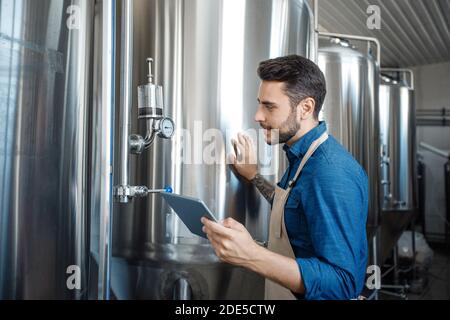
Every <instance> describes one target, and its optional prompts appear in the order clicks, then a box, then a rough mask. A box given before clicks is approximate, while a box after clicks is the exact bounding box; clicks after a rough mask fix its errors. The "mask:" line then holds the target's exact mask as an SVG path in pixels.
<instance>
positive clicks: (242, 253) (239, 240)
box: [202, 218, 261, 267]
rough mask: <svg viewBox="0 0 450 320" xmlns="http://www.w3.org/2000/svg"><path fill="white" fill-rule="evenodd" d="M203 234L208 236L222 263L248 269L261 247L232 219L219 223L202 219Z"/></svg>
mask: <svg viewBox="0 0 450 320" xmlns="http://www.w3.org/2000/svg"><path fill="white" fill-rule="evenodd" d="M202 223H203V225H204V227H203V232H205V233H206V235H207V236H208V239H209V241H210V242H211V245H212V246H213V248H214V251H215V252H216V255H217V256H218V257H219V259H220V260H221V261H223V262H227V263H231V264H234V265H237V266H242V267H246V266H247V267H249V266H250V265H251V263H252V262H253V261H255V260H256V259H257V257H258V253H259V251H260V249H261V247H260V246H259V245H258V244H257V243H256V242H255V241H254V240H253V238H252V236H251V235H250V233H249V232H248V231H247V229H246V228H245V227H244V226H243V225H242V224H240V223H239V222H237V221H236V220H234V219H232V218H227V219H225V220H223V221H222V222H221V223H217V222H214V221H211V220H209V219H206V218H202Z"/></svg>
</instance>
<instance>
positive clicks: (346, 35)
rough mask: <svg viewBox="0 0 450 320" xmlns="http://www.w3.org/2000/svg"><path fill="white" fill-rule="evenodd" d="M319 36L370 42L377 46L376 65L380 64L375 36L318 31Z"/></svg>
mask: <svg viewBox="0 0 450 320" xmlns="http://www.w3.org/2000/svg"><path fill="white" fill-rule="evenodd" d="M316 1H317V0H316ZM319 36H324V37H330V38H344V39H352V40H358V41H367V42H372V43H374V44H375V45H376V47H377V55H376V58H377V62H378V65H380V64H381V46H380V41H379V40H378V39H377V38H373V37H364V36H355V35H351V34H341V33H331V32H319Z"/></svg>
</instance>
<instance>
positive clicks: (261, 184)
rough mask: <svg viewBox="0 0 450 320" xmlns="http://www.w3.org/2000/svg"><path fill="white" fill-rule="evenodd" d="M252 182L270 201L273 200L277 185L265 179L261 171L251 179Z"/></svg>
mask: <svg viewBox="0 0 450 320" xmlns="http://www.w3.org/2000/svg"><path fill="white" fill-rule="evenodd" d="M251 182H252V184H254V185H255V187H256V188H257V189H258V190H259V192H260V193H261V194H262V195H263V196H264V198H266V200H267V201H269V203H272V202H273V197H274V194H275V186H274V185H273V184H272V183H271V182H269V181H267V180H266V179H264V177H263V176H261V175H260V174H259V173H258V174H256V176H255V177H254V178H253V179H252V180H251Z"/></svg>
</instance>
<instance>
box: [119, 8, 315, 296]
mask: <svg viewBox="0 0 450 320" xmlns="http://www.w3.org/2000/svg"><path fill="white" fill-rule="evenodd" d="M133 6H134V10H133V12H134V17H133V19H134V45H133V52H134V54H133V57H134V64H133V66H134V75H133V79H134V80H133V87H134V88H137V86H138V85H140V84H143V83H146V81H147V78H146V75H147V74H146V70H147V68H146V67H145V60H146V58H147V57H152V58H153V59H154V60H155V75H156V76H155V82H156V83H157V84H159V85H162V86H163V87H164V98H165V104H166V109H165V113H166V114H167V115H168V116H170V117H172V118H173V119H174V121H175V124H176V128H177V129H176V130H177V135H176V137H175V138H174V139H173V140H172V141H162V140H158V141H156V142H155V144H154V145H153V146H152V148H151V149H150V150H149V152H147V153H146V154H145V155H144V156H141V157H136V156H133V157H132V158H130V168H131V172H132V174H131V177H130V180H131V181H130V183H131V184H133V185H146V186H148V187H149V188H161V187H163V186H166V185H171V186H172V187H173V189H174V191H175V192H176V193H180V194H184V195H189V196H194V197H197V198H200V199H202V200H203V201H205V203H206V204H207V205H208V206H209V208H210V209H211V210H212V211H213V212H214V213H215V215H216V216H217V218H219V219H223V218H225V217H233V218H235V219H236V220H238V221H240V222H242V223H243V224H245V226H246V227H247V228H248V229H249V231H250V232H251V234H252V235H253V237H254V238H256V239H257V240H261V241H265V240H267V231H268V214H269V212H270V207H269V204H268V203H267V202H266V201H265V200H264V198H263V197H262V196H260V195H259V193H258V191H257V190H256V189H255V188H254V187H252V186H250V185H249V184H247V183H245V182H243V181H240V180H238V179H237V178H236V177H235V176H234V174H233V173H232V172H231V171H230V167H229V165H227V163H226V155H227V153H229V152H231V144H230V139H231V138H232V137H233V136H234V135H235V134H236V133H237V132H240V131H242V130H245V129H258V125H257V124H256V123H255V122H254V120H253V119H254V114H255V112H256V108H257V102H256V97H257V93H258V86H259V79H258V76H257V73H256V70H257V67H258V64H259V62H260V61H263V60H265V59H268V58H273V57H277V56H283V55H287V54H300V55H303V56H307V57H314V48H313V47H314V25H313V19H312V14H311V11H310V8H309V6H308V4H307V2H306V1H303V0H239V1H229V0H226V1H223V0H190V1H181V0H170V1H167V0H164V1H163V0H150V1H149V0H135V1H133ZM133 105H134V107H135V108H134V109H133V112H132V115H131V119H133V120H132V123H131V131H132V133H133V132H139V131H141V132H140V133H141V134H142V127H140V125H139V123H138V121H137V120H136V119H137V108H136V107H137V95H135V98H134V101H133ZM208 129H209V131H207V130H208ZM255 138H257V137H255ZM117 139H118V137H117ZM259 145H260V150H259V153H260V161H261V163H263V164H265V165H266V167H265V169H264V172H265V173H266V176H267V178H268V179H270V180H271V181H273V182H276V181H278V180H279V179H280V174H281V173H282V172H283V169H284V154H282V151H281V149H280V148H271V147H268V146H265V144H264V143H263V140H261V139H260V140H259ZM208 155H209V156H211V157H208ZM118 158H119V155H116V159H118ZM270 164H271V165H270ZM113 254H114V255H115V256H118V257H124V258H126V259H129V260H128V261H129V263H130V265H134V266H138V268H139V270H140V271H139V274H140V276H141V277H142V278H141V279H142V281H140V282H139V284H138V288H137V289H136V291H137V292H138V293H137V296H135V297H138V298H142V297H144V298H159V299H171V298H174V297H178V296H180V294H179V292H178V291H177V290H178V289H177V288H180V287H184V288H186V287H187V288H189V290H187V291H188V292H190V293H189V297H191V298H194V299H208V298H209V299H215V298H222V299H229V298H235V299H239V298H248V299H251V298H262V297H263V291H264V290H263V288H264V282H263V279H262V278H260V277H257V276H256V275H254V274H251V273H250V272H248V271H245V270H243V269H239V268H235V267H231V266H228V265H223V264H221V263H219V261H218V259H217V257H216V256H215V254H214V252H213V251H212V248H211V247H210V245H209V244H208V242H207V241H206V240H204V239H202V238H199V237H197V236H194V235H192V234H191V233H190V232H189V231H188V230H187V229H186V227H185V226H184V225H183V223H182V222H181V221H180V220H179V219H178V218H177V216H176V215H175V214H174V213H172V212H171V210H170V208H169V207H167V206H166V205H165V204H164V202H163V200H162V199H161V197H160V196H158V195H155V196H152V197H150V198H148V199H146V200H143V199H141V200H139V199H135V200H133V203H129V204H119V203H117V204H116V205H115V208H114V230H113ZM180 283H182V284H183V286H181V285H180ZM187 291H186V290H185V292H187ZM177 292H178V293H177Z"/></svg>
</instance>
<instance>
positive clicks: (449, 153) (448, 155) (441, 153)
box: [420, 142, 450, 159]
mask: <svg viewBox="0 0 450 320" xmlns="http://www.w3.org/2000/svg"><path fill="white" fill-rule="evenodd" d="M420 146H421V147H422V148H424V149H425V150H428V151H430V152H432V153H434V154H436V155H438V156H441V157H444V158H447V159H450V151H444V150H441V149H438V148H436V147H434V146H432V145H430V144H428V143H425V142H421V143H420Z"/></svg>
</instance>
